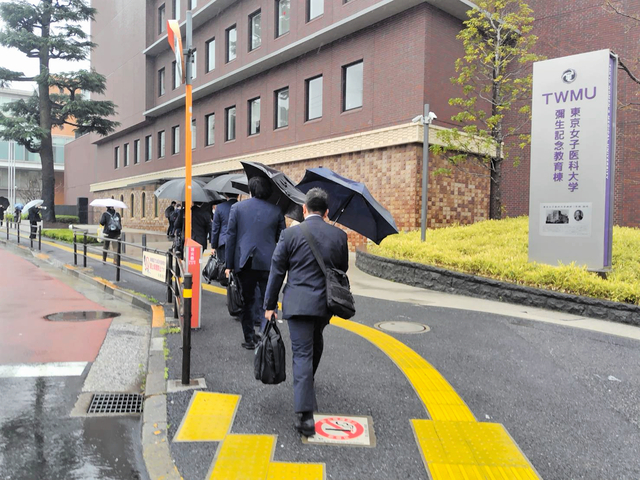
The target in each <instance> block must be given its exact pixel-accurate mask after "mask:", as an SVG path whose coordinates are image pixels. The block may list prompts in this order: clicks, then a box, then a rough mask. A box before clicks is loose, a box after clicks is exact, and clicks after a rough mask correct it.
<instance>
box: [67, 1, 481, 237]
mask: <svg viewBox="0 0 640 480" xmlns="http://www.w3.org/2000/svg"><path fill="white" fill-rule="evenodd" d="M189 3H190V5H187V0H182V1H180V0H147V1H144V0H130V1H127V2H126V3H125V2H113V1H111V0H94V1H93V2H92V5H93V6H94V7H96V8H97V10H98V15H97V19H96V22H94V23H93V24H92V36H93V39H94V41H95V42H96V43H98V45H99V47H98V48H97V49H96V50H95V51H94V53H93V55H92V59H91V61H92V66H93V67H95V68H96V69H97V70H98V71H99V72H101V73H103V74H105V75H106V77H107V97H108V98H109V99H111V100H113V101H114V102H115V103H116V104H117V105H118V121H119V122H120V123H121V126H120V128H119V130H118V131H117V132H116V133H114V134H112V135H110V136H108V137H104V138H99V137H96V136H92V135H89V136H85V137H82V138H79V139H77V140H75V141H74V142H72V143H71V144H69V145H68V147H67V152H68V156H69V158H71V159H73V160H72V161H70V162H68V167H67V169H66V172H65V174H66V179H67V181H66V202H67V203H75V199H76V198H77V197H78V196H88V197H90V198H96V197H105V196H113V197H115V198H122V199H123V200H124V201H125V202H126V203H127V204H129V206H130V207H132V208H130V210H129V211H125V215H124V224H125V225H126V226H135V227H145V228H157V229H162V228H163V227H162V224H163V222H164V218H163V216H162V212H163V210H164V207H165V205H166V202H162V201H161V202H157V201H156V200H155V197H154V195H153V191H154V190H155V189H156V188H157V186H158V185H159V184H161V183H162V182H163V181H165V180H166V179H168V178H172V177H176V176H181V175H183V171H184V167H183V166H184V151H185V148H186V146H185V145H184V122H185V119H184V86H179V85H178V83H179V82H176V80H175V73H174V69H175V64H174V56H173V53H172V51H171V49H170V48H169V44H168V42H167V40H166V31H165V28H166V27H165V19H166V18H172V17H179V18H180V19H181V22H183V21H184V19H185V15H186V8H187V6H191V7H192V9H193V12H194V14H193V26H194V31H193V38H194V46H195V49H196V62H195V69H194V71H195V79H194V81H193V84H194V87H193V98H194V107H193V119H194V120H193V125H194V127H195V136H194V139H193V142H192V145H191V147H192V148H193V162H194V169H193V173H194V175H213V174H218V173H223V172H228V171H236V170H238V169H239V168H240V163H239V161H240V160H245V159H246V160H250V161H259V162H262V163H265V164H269V165H272V166H274V167H275V168H278V169H281V170H282V171H284V172H285V173H287V174H288V175H290V176H291V178H292V179H293V180H294V181H299V180H301V179H302V176H303V174H304V170H305V168H308V167H313V166H319V165H323V166H325V167H329V168H331V169H333V170H335V171H337V172H338V173H341V174H343V175H345V176H347V177H350V178H353V179H357V180H360V181H363V182H365V183H366V184H367V186H368V187H369V188H370V190H371V192H372V193H373V195H374V196H375V197H376V198H378V199H379V200H380V201H381V203H383V204H384V205H385V206H386V207H388V208H389V210H390V211H391V212H392V214H393V215H394V217H395V219H396V221H397V223H398V226H399V227H400V228H404V229H410V228H416V227H417V226H419V218H420V183H421V168H422V136H423V131H422V126H421V125H418V124H412V123H411V119H412V118H413V117H415V116H416V115H418V114H420V113H422V110H423V104H424V103H426V102H429V103H430V104H431V108H432V110H434V111H436V112H437V113H438V116H439V117H440V118H442V119H447V118H450V117H451V115H452V114H453V113H454V112H453V111H452V109H451V107H449V105H448V103H447V101H448V98H449V97H451V96H452V95H454V94H455V93H456V92H455V89H454V88H453V86H452V85H451V83H450V82H449V78H450V77H451V76H453V74H454V65H453V62H454V59H455V58H456V57H457V56H458V55H459V54H460V53H461V51H462V48H461V45H460V44H459V43H458V42H457V40H456V38H455V36H456V34H457V32H458V31H459V29H460V28H461V25H462V19H463V18H464V16H465V12H466V10H468V8H469V7H470V3H469V2H468V1H467V0H428V1H422V0H350V1H345V0H308V1H290V0H239V1H232V0H213V1H209V2H206V3H205V2H202V1H200V2H195V1H194V0H191V2H189ZM178 12H179V13H178ZM182 28H183V32H184V25H182ZM174 87H176V88H174ZM441 125H442V124H441ZM436 128H437V127H436ZM432 139H433V141H436V138H435V130H434V135H433V136H432ZM433 164H434V165H435V167H437V166H441V165H442V159H438V158H435V159H433ZM487 192H488V182H487V180H486V178H482V177H479V176H473V175H465V174H462V173H459V174H457V176H455V177H452V178H445V177H438V178H432V179H431V188H430V191H429V203H430V206H431V207H432V208H431V210H430V212H431V214H430V217H429V221H430V225H431V226H438V225H445V224H448V223H451V222H460V223H472V222H474V221H478V220H481V219H485V218H486V217H487V214H488V203H487ZM352 240H353V238H352Z"/></svg>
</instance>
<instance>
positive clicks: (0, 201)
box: [0, 197, 10, 209]
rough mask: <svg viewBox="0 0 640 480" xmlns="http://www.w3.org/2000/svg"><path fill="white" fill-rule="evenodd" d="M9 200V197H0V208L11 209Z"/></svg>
mask: <svg viewBox="0 0 640 480" xmlns="http://www.w3.org/2000/svg"><path fill="white" fill-rule="evenodd" d="M9 203H10V202H9V199H8V198H7V197H0V207H2V208H4V209H6V208H8V207H9Z"/></svg>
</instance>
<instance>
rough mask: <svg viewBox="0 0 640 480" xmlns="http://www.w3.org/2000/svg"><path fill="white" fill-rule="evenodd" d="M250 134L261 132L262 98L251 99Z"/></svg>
mask: <svg viewBox="0 0 640 480" xmlns="http://www.w3.org/2000/svg"><path fill="white" fill-rule="evenodd" d="M248 117H249V135H256V134H258V133H260V98H259V97H258V98H254V99H252V100H249V115H248Z"/></svg>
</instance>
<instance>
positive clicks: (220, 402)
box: [173, 392, 240, 442]
mask: <svg viewBox="0 0 640 480" xmlns="http://www.w3.org/2000/svg"><path fill="white" fill-rule="evenodd" d="M239 401H240V395H229V394H225V393H209V392H195V393H194V394H193V396H192V397H191V402H190V403H189V408H188V409H187V412H186V413H185V415H184V418H183V419H182V423H181V425H180V428H178V432H177V433H176V436H175V437H174V439H173V441H174V442H219V441H221V440H223V439H224V438H225V437H226V436H227V434H228V433H229V429H230V428H231V424H232V423H233V418H234V417H235V414H236V409H237V408H238V402H239Z"/></svg>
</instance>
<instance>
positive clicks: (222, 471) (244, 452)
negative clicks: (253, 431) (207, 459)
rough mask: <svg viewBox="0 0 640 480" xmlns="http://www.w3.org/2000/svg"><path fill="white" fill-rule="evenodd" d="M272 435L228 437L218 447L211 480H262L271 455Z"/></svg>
mask: <svg viewBox="0 0 640 480" xmlns="http://www.w3.org/2000/svg"><path fill="white" fill-rule="evenodd" d="M275 441H276V437H275V436H274V435H233V434H232V435H228V436H227V437H226V438H225V439H224V442H222V445H220V447H218V454H217V455H216V458H215V460H214V463H213V465H214V466H213V470H212V471H211V475H210V476H209V477H208V478H209V479H211V480H237V479H244V480H254V479H255V480H258V479H259V480H264V479H266V478H267V474H268V472H269V468H270V467H269V461H270V460H271V455H272V454H273V448H274V446H275Z"/></svg>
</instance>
